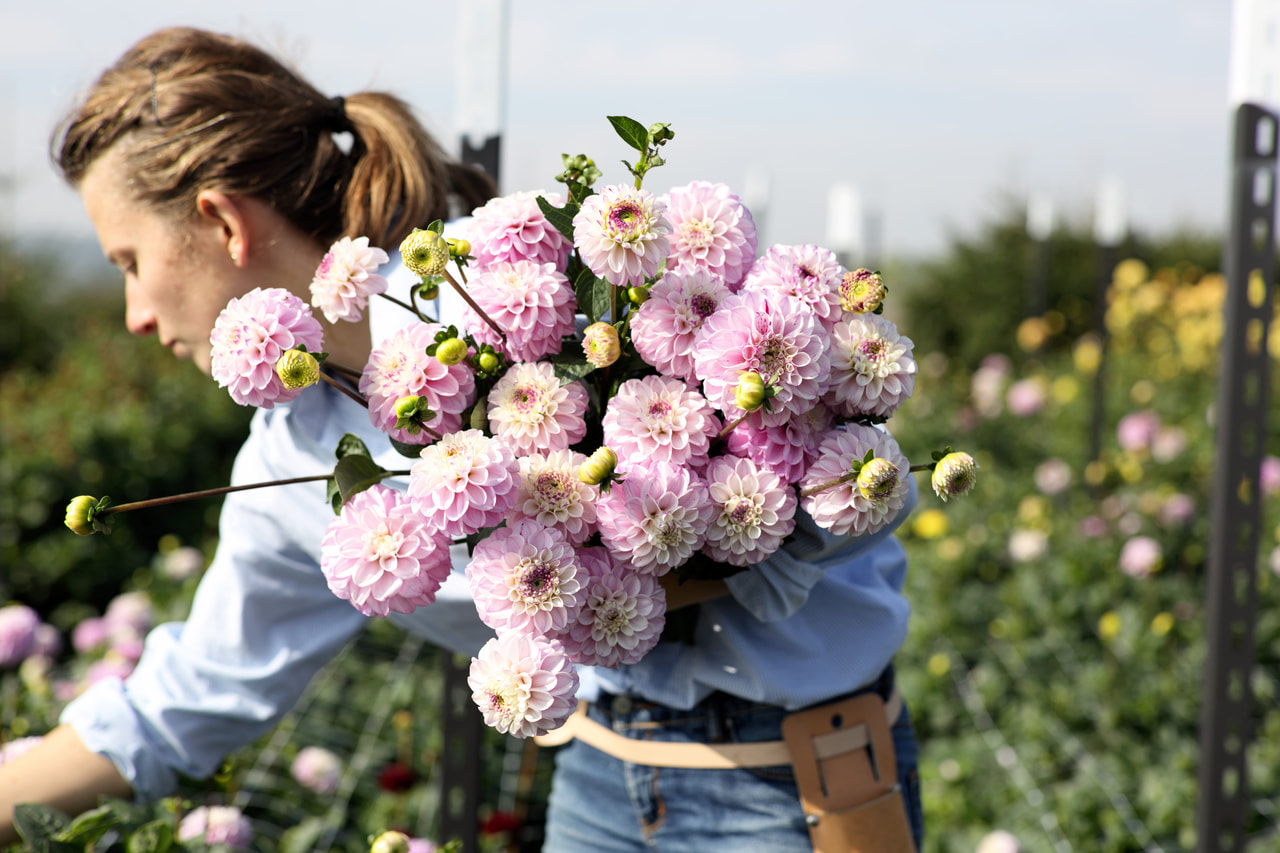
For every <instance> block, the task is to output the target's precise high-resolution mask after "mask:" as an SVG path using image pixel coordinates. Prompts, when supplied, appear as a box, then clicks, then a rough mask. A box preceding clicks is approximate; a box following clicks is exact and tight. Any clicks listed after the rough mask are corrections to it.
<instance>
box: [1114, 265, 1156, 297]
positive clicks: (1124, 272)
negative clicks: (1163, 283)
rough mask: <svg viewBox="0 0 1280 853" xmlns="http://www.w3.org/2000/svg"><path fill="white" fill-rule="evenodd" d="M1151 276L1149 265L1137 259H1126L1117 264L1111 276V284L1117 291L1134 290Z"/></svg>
mask: <svg viewBox="0 0 1280 853" xmlns="http://www.w3.org/2000/svg"><path fill="white" fill-rule="evenodd" d="M1150 276H1151V272H1150V270H1148V269H1147V265H1146V264H1144V263H1143V262H1142V261H1140V260H1138V259H1137V258H1126V259H1125V260H1123V261H1121V262H1120V263H1118V264H1116V268H1115V271H1114V272H1112V274H1111V284H1112V286H1113V287H1115V288H1116V289H1117V290H1132V289H1133V288H1135V287H1137V286H1138V285H1140V284H1142V283H1143V282H1144V281H1146V280H1147V279H1148V278H1149V277H1150Z"/></svg>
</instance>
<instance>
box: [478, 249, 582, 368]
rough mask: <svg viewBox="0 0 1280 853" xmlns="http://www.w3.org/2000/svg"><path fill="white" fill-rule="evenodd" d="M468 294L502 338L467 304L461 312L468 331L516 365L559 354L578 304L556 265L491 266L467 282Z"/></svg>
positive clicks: (506, 264)
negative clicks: (496, 327) (468, 283)
mask: <svg viewBox="0 0 1280 853" xmlns="http://www.w3.org/2000/svg"><path fill="white" fill-rule="evenodd" d="M467 292H468V293H469V294H470V295H471V297H472V298H473V299H474V300H475V301H476V304H477V305H479V306H480V308H481V309H482V310H483V311H484V312H485V314H487V315H489V318H490V319H491V320H493V322H494V323H496V324H497V326H498V328H500V329H502V330H503V332H504V333H505V334H506V340H505V341H504V340H503V338H502V337H501V336H499V335H498V333H497V332H495V331H494V330H493V327H492V326H490V325H489V324H488V323H486V322H485V321H484V319H483V318H482V317H480V315H478V314H477V313H476V312H475V311H473V310H472V309H471V308H470V306H468V307H467V308H466V309H465V310H464V312H463V323H464V324H465V325H466V327H467V331H469V332H471V334H472V335H473V336H474V337H475V339H476V341H477V342H478V343H481V344H489V345H491V346H493V347H494V348H495V349H501V350H502V351H503V352H505V353H506V354H507V355H509V356H511V358H512V359H514V360H515V361H537V360H538V359H540V358H542V357H543V356H547V355H552V354H554V353H558V352H560V339H561V338H563V337H564V336H565V335H569V334H572V333H573V312H574V311H575V310H577V305H578V302H577V299H576V298H575V297H574V295H573V288H572V287H571V286H570V285H569V280H568V279H567V278H565V277H564V275H563V274H562V273H560V272H558V271H557V270H556V267H555V264H537V263H534V262H533V261H515V262H514V263H495V264H494V265H493V266H491V267H489V268H488V269H486V270H485V271H484V272H483V273H481V274H480V275H478V276H476V277H475V278H473V279H472V280H471V284H470V285H469V286H468V288H467Z"/></svg>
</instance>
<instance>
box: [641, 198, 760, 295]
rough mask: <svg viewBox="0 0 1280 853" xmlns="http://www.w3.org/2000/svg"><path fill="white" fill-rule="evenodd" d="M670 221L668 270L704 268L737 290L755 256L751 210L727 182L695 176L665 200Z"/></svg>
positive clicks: (753, 224) (684, 270)
mask: <svg viewBox="0 0 1280 853" xmlns="http://www.w3.org/2000/svg"><path fill="white" fill-rule="evenodd" d="M661 201H662V202H664V203H665V204H666V206H667V213H666V216H667V221H669V222H670V223H671V254H670V255H669V256H668V258H667V271H668V272H671V271H677V272H688V271H690V270H694V269H704V270H708V271H710V272H713V273H716V274H717V275H719V276H720V277H721V278H722V279H723V280H724V282H725V284H726V285H727V286H728V287H729V289H730V290H737V288H738V285H739V283H740V282H741V281H742V279H743V277H744V276H745V275H746V274H747V270H748V269H750V267H751V264H752V262H753V261H754V260H755V256H756V245H757V238H756V225H755V222H754V220H752V218H751V212H750V211H749V210H747V208H746V207H745V206H744V205H743V204H742V200H741V199H739V198H738V197H737V196H736V195H734V194H733V193H732V192H731V191H730V190H729V187H728V185H726V184H712V183H709V182H707V181H694V182H693V183H691V184H688V185H687V186H683V187H677V188H676V189H673V190H671V192H669V193H667V194H666V195H665V196H663V197H662V199H661Z"/></svg>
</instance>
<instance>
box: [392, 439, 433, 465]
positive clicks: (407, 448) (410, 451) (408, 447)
mask: <svg viewBox="0 0 1280 853" xmlns="http://www.w3.org/2000/svg"><path fill="white" fill-rule="evenodd" d="M387 438H388V439H390V441H391V446H392V447H394V448H395V449H396V453H399V454H400V455H401V456H403V457H405V458H406V459H421V458H422V448H423V447H425V446H426V445H423V444H409V443H408V442H407V441H400V440H398V439H395V438H391V437H390V436H387Z"/></svg>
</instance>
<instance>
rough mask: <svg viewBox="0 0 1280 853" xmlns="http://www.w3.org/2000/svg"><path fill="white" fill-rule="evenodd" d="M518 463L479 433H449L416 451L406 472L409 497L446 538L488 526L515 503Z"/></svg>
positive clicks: (500, 444)
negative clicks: (411, 465) (414, 457)
mask: <svg viewBox="0 0 1280 853" xmlns="http://www.w3.org/2000/svg"><path fill="white" fill-rule="evenodd" d="M519 485H520V463H519V462H517V461H516V456H515V454H514V453H513V452H512V451H511V446H510V445H509V444H507V443H506V442H505V441H502V440H501V439H497V438H489V437H488V436H486V435H485V434H484V433H482V432H480V430H476V429H468V430H462V431H460V432H451V433H449V434H448V435H446V436H445V437H444V438H442V439H440V440H439V441H437V442H436V443H435V444H432V445H428V446H427V447H424V448H423V449H422V458H421V459H419V460H418V461H417V462H415V463H413V468H411V469H410V471H409V497H410V498H411V499H412V500H413V507H414V509H415V510H417V511H418V512H419V513H421V514H422V515H423V516H424V517H425V518H426V521H427V523H428V524H430V525H431V526H432V527H434V528H437V529H438V530H440V531H442V532H443V533H445V534H446V535H448V536H469V535H471V534H472V533H475V532H476V531H477V530H479V529H480V528H482V527H493V526H494V525H496V524H498V523H499V522H501V521H502V518H503V516H505V515H506V514H507V511H508V510H510V509H511V507H512V505H513V504H514V503H515V500H516V494H517V490H518V488H519Z"/></svg>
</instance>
